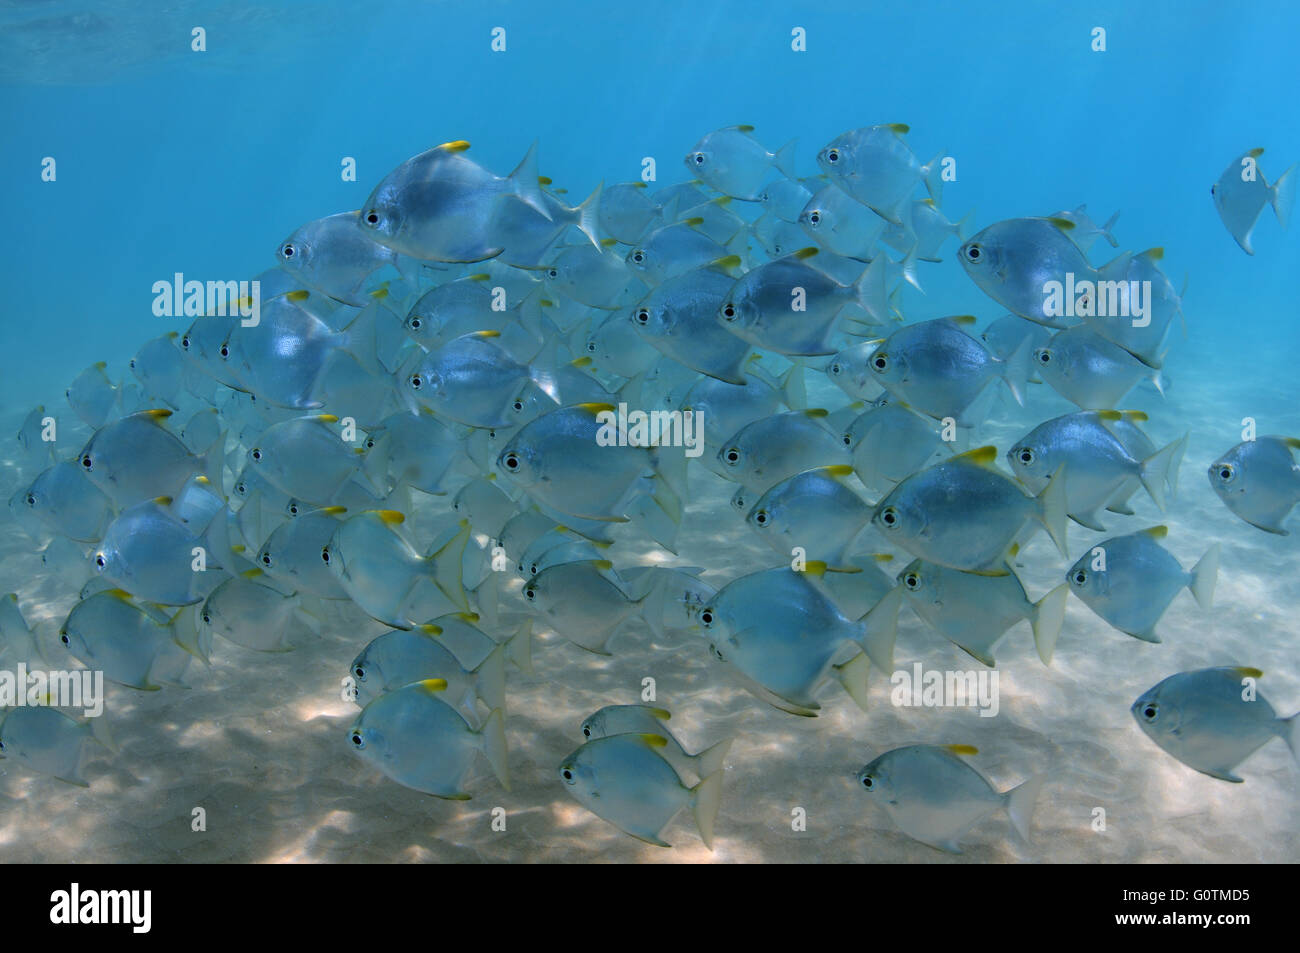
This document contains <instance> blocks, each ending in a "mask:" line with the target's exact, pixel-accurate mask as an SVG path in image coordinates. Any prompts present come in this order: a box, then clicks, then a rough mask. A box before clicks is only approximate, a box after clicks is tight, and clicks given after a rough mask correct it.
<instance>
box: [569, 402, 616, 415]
mask: <svg viewBox="0 0 1300 953" xmlns="http://www.w3.org/2000/svg"><path fill="white" fill-rule="evenodd" d="M573 406H575V407H577V408H579V409H580V410H584V411H586V412H587V413H589V414H591V415H592V416H593V417H594V416H596V415H597V414H601V413H610V414H612V413H614V412H615V409H616V408H615V407H614V405H613V404H600V403H594V402H593V403H587V404H574V405H573Z"/></svg>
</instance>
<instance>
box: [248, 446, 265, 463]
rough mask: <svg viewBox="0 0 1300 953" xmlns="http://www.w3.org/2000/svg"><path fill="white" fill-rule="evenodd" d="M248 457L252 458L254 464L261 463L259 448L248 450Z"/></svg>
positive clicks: (260, 449)
mask: <svg viewBox="0 0 1300 953" xmlns="http://www.w3.org/2000/svg"><path fill="white" fill-rule="evenodd" d="M248 455H249V457H251V458H252V461H253V462H254V463H261V462H262V448H261V447H254V448H253V449H252V450H250V451H249V452H248Z"/></svg>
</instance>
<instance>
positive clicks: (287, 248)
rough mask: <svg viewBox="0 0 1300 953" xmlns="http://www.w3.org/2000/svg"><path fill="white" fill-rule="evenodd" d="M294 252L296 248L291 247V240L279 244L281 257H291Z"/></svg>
mask: <svg viewBox="0 0 1300 953" xmlns="http://www.w3.org/2000/svg"><path fill="white" fill-rule="evenodd" d="M295 252H296V249H295V248H294V247H293V244H292V243H291V242H285V243H284V244H283V245H281V246H280V257H281V258H292V257H293V256H294V254H295Z"/></svg>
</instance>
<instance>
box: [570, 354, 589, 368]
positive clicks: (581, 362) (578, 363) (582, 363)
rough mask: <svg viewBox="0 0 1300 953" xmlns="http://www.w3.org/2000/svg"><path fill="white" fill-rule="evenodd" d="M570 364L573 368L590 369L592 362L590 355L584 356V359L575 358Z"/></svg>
mask: <svg viewBox="0 0 1300 953" xmlns="http://www.w3.org/2000/svg"><path fill="white" fill-rule="evenodd" d="M569 364H570V365H571V366H573V367H590V366H591V365H592V360H591V357H590V356H589V355H586V354H584V355H582V357H575V358H574V359H573V360H571V361H570V362H569Z"/></svg>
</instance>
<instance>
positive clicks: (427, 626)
mask: <svg viewBox="0 0 1300 953" xmlns="http://www.w3.org/2000/svg"><path fill="white" fill-rule="evenodd" d="M418 628H419V630H420V631H421V632H423V633H424V634H425V635H442V626H440V625H434V624H433V623H432V622H426V623H424V625H421V626H418Z"/></svg>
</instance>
